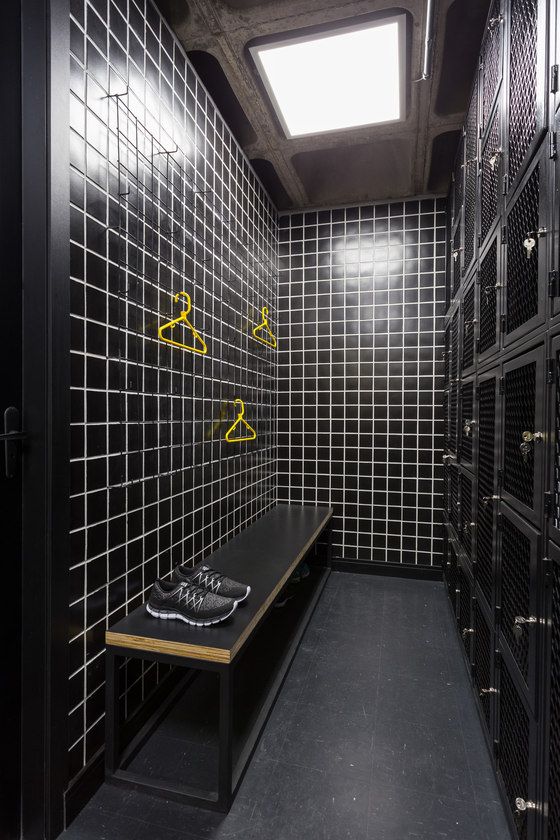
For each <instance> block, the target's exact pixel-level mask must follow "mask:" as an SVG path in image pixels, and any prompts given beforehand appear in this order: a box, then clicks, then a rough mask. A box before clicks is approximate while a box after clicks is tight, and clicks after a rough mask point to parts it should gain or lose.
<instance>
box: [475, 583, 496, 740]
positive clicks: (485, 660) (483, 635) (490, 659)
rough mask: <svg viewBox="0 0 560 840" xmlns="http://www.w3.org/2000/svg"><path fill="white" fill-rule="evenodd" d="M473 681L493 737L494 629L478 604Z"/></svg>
mask: <svg viewBox="0 0 560 840" xmlns="http://www.w3.org/2000/svg"><path fill="white" fill-rule="evenodd" d="M473 627H474V636H473V679H474V685H475V688H476V691H477V694H478V701H479V704H480V707H481V709H482V715H483V720H484V722H485V723H486V728H487V732H486V734H487V736H489V737H491V736H492V719H493V707H494V700H495V696H496V686H495V674H494V628H493V623H492V622H491V621H488V619H487V618H486V616H485V613H484V611H483V609H482V607H481V605H480V604H479V602H478V599H476V600H475V602H474V618H473Z"/></svg>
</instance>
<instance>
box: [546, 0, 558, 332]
mask: <svg viewBox="0 0 560 840" xmlns="http://www.w3.org/2000/svg"><path fill="white" fill-rule="evenodd" d="M557 8H558V26H559V27H560V0H559V2H558V3H557ZM556 36H557V38H558V42H559V46H558V50H560V29H558V30H557V33H556ZM559 78H560V77H559ZM556 99H557V103H560V93H558V94H557V95H556ZM557 107H558V105H557ZM554 131H555V135H556V143H557V146H558V137H559V134H558V132H559V131H560V110H559V111H557V112H556V115H555V118H554ZM551 187H552V190H553V195H552V200H551V206H552V214H553V217H554V220H553V236H552V238H551V243H550V245H551V257H552V258H551V263H550V266H549V268H550V270H551V271H552V270H554V271H555V274H551V275H549V281H550V282H549V290H548V291H549V296H550V298H551V307H550V314H551V316H552V317H553V318H557V316H558V315H560V280H559V277H560V230H559V227H560V226H559V220H560V156H559V155H558V153H557V154H556V159H555V161H554V163H553V164H552V184H551Z"/></svg>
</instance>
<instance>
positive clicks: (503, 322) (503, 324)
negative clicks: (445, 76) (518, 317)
mask: <svg viewBox="0 0 560 840" xmlns="http://www.w3.org/2000/svg"><path fill="white" fill-rule="evenodd" d="M505 331H506V316H505V315H500V332H503V333H505Z"/></svg>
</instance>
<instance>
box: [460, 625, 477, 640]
mask: <svg viewBox="0 0 560 840" xmlns="http://www.w3.org/2000/svg"><path fill="white" fill-rule="evenodd" d="M473 633H474V627H464V628H463V632H462V633H461V636H462V637H463V639H466V638H467V636H471V635H472V634H473Z"/></svg>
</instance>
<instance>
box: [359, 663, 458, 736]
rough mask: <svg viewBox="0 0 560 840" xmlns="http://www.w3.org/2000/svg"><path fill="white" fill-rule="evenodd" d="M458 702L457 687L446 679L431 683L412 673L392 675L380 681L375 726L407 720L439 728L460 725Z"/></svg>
mask: <svg viewBox="0 0 560 840" xmlns="http://www.w3.org/2000/svg"><path fill="white" fill-rule="evenodd" d="M458 717H459V702H458V699H457V690H456V686H455V684H453V683H450V682H448V681H447V680H446V679H445V678H443V677H442V678H441V679H440V680H437V681H434V682H432V681H428V680H425V679H423V678H422V677H419V676H415V677H412V676H410V675H409V674H394V675H390V674H387V673H386V672H385V673H384V674H383V678H382V679H380V680H379V684H378V693H377V717H376V725H378V726H381V727H384V726H385V725H386V724H387V723H388V722H390V721H391V720H407V721H411V722H413V723H417V724H421V725H423V726H431V727H433V728H434V729H437V728H438V727H440V726H445V725H447V726H449V725H452V724H457V721H458Z"/></svg>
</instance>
